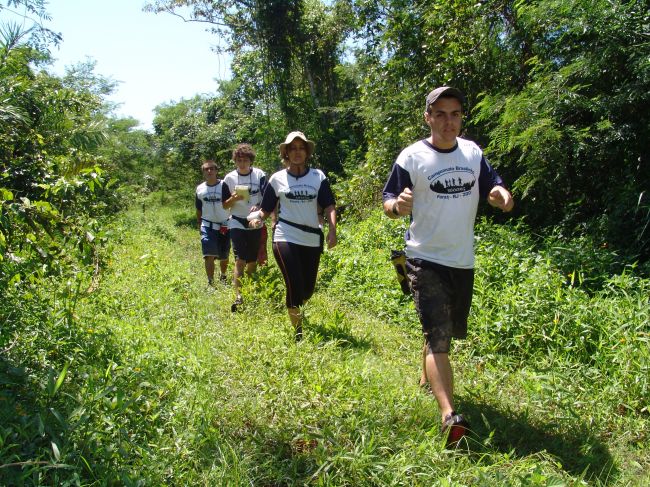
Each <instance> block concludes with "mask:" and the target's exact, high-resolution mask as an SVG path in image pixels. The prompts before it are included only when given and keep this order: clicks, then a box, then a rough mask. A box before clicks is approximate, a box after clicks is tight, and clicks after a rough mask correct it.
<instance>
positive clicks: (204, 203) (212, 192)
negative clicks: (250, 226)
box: [194, 181, 230, 223]
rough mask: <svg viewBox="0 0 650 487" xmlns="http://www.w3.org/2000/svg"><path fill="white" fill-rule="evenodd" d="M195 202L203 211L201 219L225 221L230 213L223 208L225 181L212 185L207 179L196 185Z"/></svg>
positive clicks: (216, 221) (213, 221)
mask: <svg viewBox="0 0 650 487" xmlns="http://www.w3.org/2000/svg"><path fill="white" fill-rule="evenodd" d="M194 204H195V206H196V209H197V210H199V211H201V219H202V220H207V221H208V222H212V223H225V222H226V221H227V220H228V217H229V216H230V214H229V213H228V210H224V209H223V181H217V183H216V184H214V185H212V186H210V185H208V183H206V182H205V181H204V182H202V183H201V184H199V185H198V186H197V187H196V196H195V201H194Z"/></svg>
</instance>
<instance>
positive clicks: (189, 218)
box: [174, 213, 196, 228]
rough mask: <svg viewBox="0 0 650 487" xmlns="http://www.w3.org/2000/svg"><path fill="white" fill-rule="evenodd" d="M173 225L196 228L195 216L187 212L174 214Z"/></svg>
mask: <svg viewBox="0 0 650 487" xmlns="http://www.w3.org/2000/svg"><path fill="white" fill-rule="evenodd" d="M174 226H176V227H190V228H196V216H194V215H188V214H187V213H181V214H177V215H174Z"/></svg>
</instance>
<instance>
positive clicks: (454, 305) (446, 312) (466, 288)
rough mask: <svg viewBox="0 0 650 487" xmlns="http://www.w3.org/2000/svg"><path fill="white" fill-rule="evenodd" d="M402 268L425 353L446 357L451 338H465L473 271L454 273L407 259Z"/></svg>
mask: <svg viewBox="0 0 650 487" xmlns="http://www.w3.org/2000/svg"><path fill="white" fill-rule="evenodd" d="M406 268H407V270H408V276H409V279H410V281H411V289H412V291H413V300H414V301H415V309H416V311H417V313H418V316H419V318H420V323H421V324H422V333H423V334H424V338H425V342H426V346H427V349H428V350H427V351H428V352H430V353H448V352H449V347H450V344H451V339H452V338H465V337H466V336H467V317H468V316H469V308H470V305H471V304H472V288H473V286H474V269H456V268H453V267H447V266H443V265H440V264H434V263H433V262H428V261H425V260H422V259H408V260H407V261H406Z"/></svg>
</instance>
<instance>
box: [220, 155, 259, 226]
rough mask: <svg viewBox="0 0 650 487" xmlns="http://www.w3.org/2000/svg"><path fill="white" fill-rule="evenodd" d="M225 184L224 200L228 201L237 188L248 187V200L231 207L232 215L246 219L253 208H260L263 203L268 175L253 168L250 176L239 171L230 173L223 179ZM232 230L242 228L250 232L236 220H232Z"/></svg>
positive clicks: (237, 202)
mask: <svg viewBox="0 0 650 487" xmlns="http://www.w3.org/2000/svg"><path fill="white" fill-rule="evenodd" d="M223 182H224V186H225V188H224V191H223V195H224V198H223V199H224V200H227V199H228V198H230V196H232V195H233V194H234V193H235V186H247V187H248V198H247V199H243V200H239V201H236V202H235V203H234V204H233V205H232V206H231V207H230V213H231V214H232V215H234V216H236V217H239V218H243V219H246V217H247V216H248V214H249V213H250V212H251V208H252V207H253V206H257V207H259V205H260V203H261V202H262V193H263V192H264V188H265V187H266V173H265V172H264V171H262V170H261V169H259V168H257V167H251V170H250V172H249V173H248V174H239V172H238V171H237V169H235V170H234V171H231V172H229V173H228V174H226V176H225V177H224V178H223ZM229 227H230V228H240V229H244V230H250V228H247V227H245V226H244V225H242V224H241V223H240V222H239V221H237V220H236V219H234V218H231V219H230V223H229Z"/></svg>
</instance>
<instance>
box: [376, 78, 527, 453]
mask: <svg viewBox="0 0 650 487" xmlns="http://www.w3.org/2000/svg"><path fill="white" fill-rule="evenodd" d="M464 103H465V99H464V96H463V94H462V93H461V92H460V91H459V90H457V89H455V88H450V87H447V86H442V87H440V88H436V89H435V90H433V91H432V92H431V93H429V95H428V96H427V99H426V111H425V112H424V121H425V122H426V124H427V125H428V127H429V129H430V130H431V135H430V136H429V137H428V138H426V139H423V140H420V141H418V142H416V143H414V144H412V145H410V146H409V147H407V148H406V149H404V150H403V151H402V152H401V154H400V155H399V156H398V157H397V160H396V161H395V164H393V168H392V171H391V174H390V176H389V178H388V181H387V182H386V185H385V187H384V191H383V208H384V213H385V214H386V215H387V216H388V217H390V218H398V217H401V216H409V217H410V220H411V222H410V225H409V229H408V232H407V234H406V256H407V261H406V264H407V271H408V277H409V281H410V286H411V291H412V294H413V300H414V302H415V309H416V310H417V312H418V317H419V319H420V323H421V325H422V332H423V334H424V349H423V354H422V358H423V364H422V375H421V378H420V385H426V384H427V383H428V385H429V386H430V388H431V392H432V393H433V395H434V396H435V398H436V401H437V403H438V406H439V408H440V413H441V418H442V432H443V434H444V435H446V437H447V445H448V446H455V445H456V444H457V443H458V441H459V440H460V439H461V438H462V437H463V436H464V435H465V433H466V431H467V429H468V427H469V425H468V423H467V421H466V420H465V418H464V417H463V416H462V415H460V414H457V413H456V411H455V409H454V402H453V391H454V380H453V374H452V368H451V364H450V362H449V356H448V354H449V349H450V345H451V339H452V338H465V337H466V336H467V317H468V316H469V309H470V304H471V301H472V292H473V289H472V288H473V283H474V248H473V245H474V220H475V218H476V211H477V208H478V203H479V200H480V199H487V202H488V203H489V204H490V205H492V206H495V207H497V208H500V209H501V210H503V211H510V210H512V207H513V205H514V201H513V199H512V196H511V194H510V192H509V191H508V190H507V189H506V188H505V187H504V186H503V181H502V180H501V178H500V177H499V175H498V174H497V173H496V171H494V169H493V168H492V167H491V166H490V164H489V162H488V161H487V159H486V158H485V157H484V156H483V152H482V151H481V149H480V148H479V147H478V146H477V145H476V144H475V143H474V142H472V141H470V140H467V139H463V138H461V137H459V135H460V129H461V125H462V119H463V104H464Z"/></svg>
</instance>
